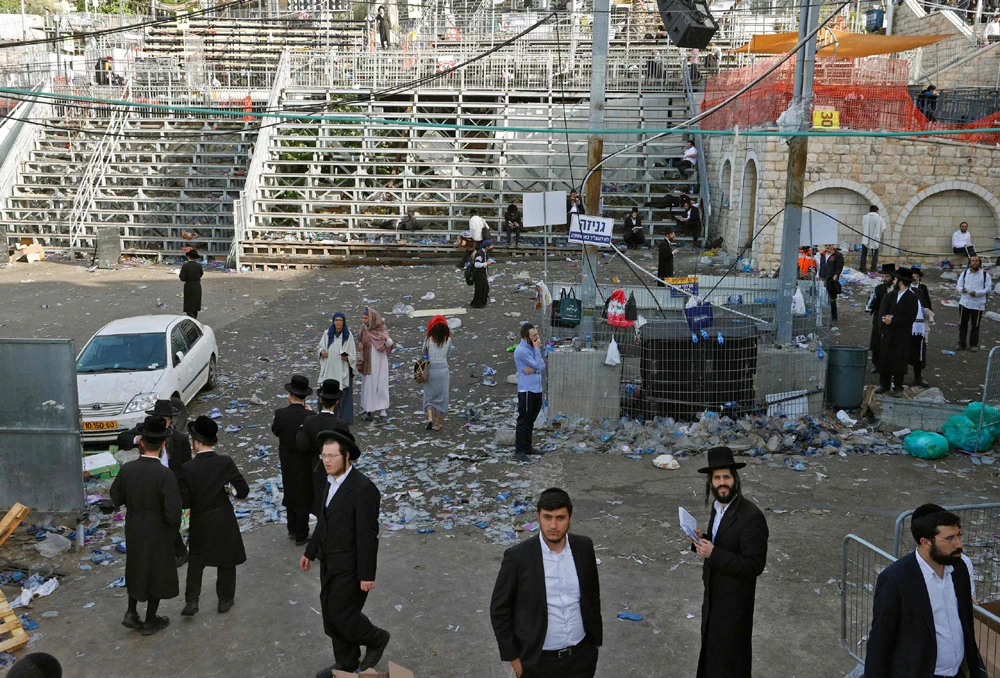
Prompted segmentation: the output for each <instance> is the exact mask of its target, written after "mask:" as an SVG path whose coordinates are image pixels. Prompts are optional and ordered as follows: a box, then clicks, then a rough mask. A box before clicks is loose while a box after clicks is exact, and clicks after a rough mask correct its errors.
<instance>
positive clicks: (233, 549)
mask: <svg viewBox="0 0 1000 678" xmlns="http://www.w3.org/2000/svg"><path fill="white" fill-rule="evenodd" d="M226 485H232V486H233V489H234V490H235V491H236V497H237V498H238V499H246V498H247V495H249V494H250V486H249V485H247V481H246V479H244V478H243V474H241V473H240V471H239V469H238V468H236V463H235V462H234V461H233V460H232V459H230V458H229V457H227V456H226V455H224V454H218V453H217V452H215V451H214V450H213V451H211V452H202V453H201V454H196V455H195V456H194V459H192V460H191V461H189V462H188V463H186V464H184V468H183V469H182V471H181V474H180V477H179V478H178V487H179V489H180V493H181V506H183V507H184V508H189V509H191V528H190V530H189V532H188V534H189V542H190V545H191V548H190V551H189V555H190V557H191V562H192V563H194V564H195V565H207V566H208V567H236V566H237V565H242V564H243V563H245V562H246V561H247V554H246V551H245V550H244V548H243V537H241V536H240V524H239V522H238V521H237V520H236V511H235V510H234V509H233V503H232V501H231V500H230V498H229V493H228V492H226Z"/></svg>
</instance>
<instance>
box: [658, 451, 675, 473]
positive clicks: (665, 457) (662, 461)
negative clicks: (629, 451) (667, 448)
mask: <svg viewBox="0 0 1000 678" xmlns="http://www.w3.org/2000/svg"><path fill="white" fill-rule="evenodd" d="M653 466H655V467H656V468H662V469H667V470H668V471H676V470H677V469H679V468H680V467H681V465H680V463H678V461H677V460H676V459H674V455H672V454H661V455H660V456H658V457H657V458H656V459H654V460H653Z"/></svg>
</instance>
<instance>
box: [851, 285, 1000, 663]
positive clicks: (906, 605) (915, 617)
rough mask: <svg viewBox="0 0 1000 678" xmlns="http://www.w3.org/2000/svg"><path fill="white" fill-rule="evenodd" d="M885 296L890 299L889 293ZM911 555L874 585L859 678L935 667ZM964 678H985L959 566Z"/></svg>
mask: <svg viewBox="0 0 1000 678" xmlns="http://www.w3.org/2000/svg"><path fill="white" fill-rule="evenodd" d="M890 294H891V293H890ZM919 557H920V556H919V555H917V554H916V553H911V554H909V555H906V556H903V557H902V558H900V559H899V560H897V561H896V562H895V563H893V564H892V565H890V566H889V567H887V568H885V569H884V570H883V571H882V574H880V575H879V576H878V580H877V581H876V583H875V600H874V602H873V609H872V630H871V633H869V634H868V650H867V653H866V655H865V678H932V676H933V675H934V665H935V662H936V661H937V639H936V635H935V630H934V613H933V612H932V611H931V600H930V597H929V596H928V595H927V584H926V583H925V582H924V575H923V573H922V572H921V571H920V564H919V563H918V562H917V558H919ZM952 583H953V585H954V586H955V597H956V598H957V599H958V618H959V619H960V620H961V622H962V634H963V635H964V637H965V665H966V667H967V668H968V670H969V677H970V678H985V677H986V671H985V670H984V668H983V665H982V660H981V659H980V657H979V649H978V648H977V647H976V637H975V633H974V629H973V624H972V587H971V586H970V584H969V570H968V569H967V568H966V567H965V563H964V562H959V563H957V564H956V565H955V570H954V572H953V573H952ZM959 675H963V674H961V673H960V674H959Z"/></svg>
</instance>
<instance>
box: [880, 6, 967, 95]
mask: <svg viewBox="0 0 1000 678" xmlns="http://www.w3.org/2000/svg"><path fill="white" fill-rule="evenodd" d="M960 25H961V21H959V20H958V19H957V17H955V14H954V12H952V11H951V10H944V11H940V12H932V13H930V14H924V15H921V14H920V12H919V11H914V7H913V6H911V5H910V3H907V2H902V3H900V4H898V5H896V9H895V13H894V15H893V21H892V34H893V35H951V36H952V37H950V38H947V39H945V40H942V41H941V42H937V43H934V44H933V45H928V46H926V47H923V48H921V50H920V58H919V64H916V63H915V64H914V66H913V68H912V69H911V74H912V78H913V81H914V82H915V83H923V81H924V80H925V77H924V75H923V74H932V73H937V72H938V71H940V70H941V68H942V67H944V66H946V65H947V64H950V63H953V62H954V61H955V60H957V59H961V57H962V55H968V54H972V53H973V52H974V51H975V50H976V44H975V42H974V41H970V39H969V37H966V36H965V35H963V34H962V33H961V30H962V29H961V28H959V26H960ZM935 84H936V83H935ZM938 87H941V85H938Z"/></svg>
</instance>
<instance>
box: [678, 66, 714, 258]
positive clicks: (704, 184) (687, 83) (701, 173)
mask: <svg viewBox="0 0 1000 678" xmlns="http://www.w3.org/2000/svg"><path fill="white" fill-rule="evenodd" d="M683 71H684V92H685V93H686V94H687V101H688V107H689V108H690V109H691V117H694V116H696V115H698V100H697V98H696V97H695V95H694V85H693V84H692V82H691V71H690V70H689V69H686V68H685V69H683ZM693 141H694V147H695V148H696V149H697V150H698V157H697V158H696V160H695V163H696V166H697V170H698V203H699V204H700V205H701V231H702V233H701V237H702V240H703V241H704V240H706V239H707V237H708V223H709V217H711V215H712V198H711V195H709V188H708V165H707V163H706V162H705V145H704V144H703V143H702V135H700V134H696V135H694V138H693Z"/></svg>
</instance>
